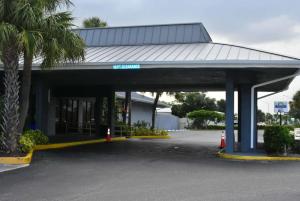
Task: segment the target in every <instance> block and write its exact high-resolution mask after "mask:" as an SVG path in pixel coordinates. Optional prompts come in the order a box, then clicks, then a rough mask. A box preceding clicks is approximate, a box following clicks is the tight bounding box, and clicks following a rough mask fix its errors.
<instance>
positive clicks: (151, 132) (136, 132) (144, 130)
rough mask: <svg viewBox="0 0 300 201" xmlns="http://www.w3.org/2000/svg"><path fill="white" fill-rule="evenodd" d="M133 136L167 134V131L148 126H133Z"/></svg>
mask: <svg viewBox="0 0 300 201" xmlns="http://www.w3.org/2000/svg"><path fill="white" fill-rule="evenodd" d="M132 135H133V136H151V135H152V136H153V135H154V136H167V135H168V131H165V130H159V129H153V130H152V129H149V128H143V127H141V128H135V129H134V130H133V133H132Z"/></svg>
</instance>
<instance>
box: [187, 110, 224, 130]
mask: <svg viewBox="0 0 300 201" xmlns="http://www.w3.org/2000/svg"><path fill="white" fill-rule="evenodd" d="M187 116H188V118H190V119H192V120H194V122H193V125H192V126H193V127H194V128H197V129H199V128H206V127H207V126H208V124H209V123H210V122H211V121H214V122H220V121H222V120H224V119H225V115H224V114H223V113H220V112H215V111H208V110H195V111H192V112H189V113H188V115H187Z"/></svg>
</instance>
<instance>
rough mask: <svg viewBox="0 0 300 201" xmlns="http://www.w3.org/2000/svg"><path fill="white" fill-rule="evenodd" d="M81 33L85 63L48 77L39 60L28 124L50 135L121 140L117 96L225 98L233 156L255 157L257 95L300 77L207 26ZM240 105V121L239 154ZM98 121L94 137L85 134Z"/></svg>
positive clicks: (286, 60) (290, 62)
mask: <svg viewBox="0 0 300 201" xmlns="http://www.w3.org/2000/svg"><path fill="white" fill-rule="evenodd" d="M74 31H75V32H76V33H77V34H79V35H80V36H81V37H82V39H83V40H84V41H85V43H86V49H85V52H86V55H85V60H84V61H83V62H80V63H64V64H61V65H59V66H58V67H57V68H54V69H52V70H41V69H40V67H39V65H40V63H41V58H36V59H35V60H34V67H33V75H32V79H33V83H32V94H31V105H30V115H29V118H28V120H27V124H28V127H30V126H34V127H35V128H37V129H41V130H42V131H43V132H45V133H46V134H47V135H59V134H61V133H63V134H67V133H65V132H66V131H68V132H75V133H80V134H84V133H89V134H91V135H94V136H104V135H105V134H106V131H107V129H108V128H110V130H111V133H112V135H114V134H115V131H116V130H115V129H116V118H115V116H116V115H115V113H116V110H117V109H116V104H115V100H116V92H125V91H131V92H135V91H150V92H155V91H196V90H198V91H200V90H205V91H226V120H225V123H226V131H225V132H226V143H227V147H226V151H227V152H234V151H240V152H253V151H255V150H256V144H257V128H256V116H255V115H256V110H257V99H258V98H259V97H257V92H275V93H276V92H278V91H282V90H284V89H287V88H288V86H289V84H290V83H291V81H292V80H293V78H294V77H295V76H296V75H298V74H299V68H300V60H299V59H297V58H293V57H288V56H283V55H280V54H275V53H270V52H266V51H261V50H256V49H252V48H247V47H241V46H237V45H230V44H223V43H214V42H213V41H212V39H211V37H210V35H209V33H208V32H207V30H206V29H205V27H204V26H203V25H202V24H201V23H187V24H166V25H149V26H148V25H147V26H128V27H107V28H88V29H76V30H74ZM2 68H3V66H2ZM234 92H238V100H239V101H238V103H235V102H234ZM234 104H238V116H239V122H238V126H239V129H238V142H239V143H238V144H239V145H240V146H238V147H237V150H235V149H234V147H235V146H234V145H235V143H237V142H235V138H234ZM91 121H93V122H94V124H93V125H94V129H93V131H92V132H86V130H85V127H83V126H81V127H80V126H79V125H88V124H89V122H91ZM66 126H67V127H68V128H67V129H66Z"/></svg>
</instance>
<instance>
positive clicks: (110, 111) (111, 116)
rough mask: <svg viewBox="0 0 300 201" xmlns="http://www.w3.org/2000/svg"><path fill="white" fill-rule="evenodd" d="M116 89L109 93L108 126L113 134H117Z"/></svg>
mask: <svg viewBox="0 0 300 201" xmlns="http://www.w3.org/2000/svg"><path fill="white" fill-rule="evenodd" d="M115 105H116V104H115V91H114V90H111V91H110V93H109V95H108V128H110V134H111V136H114V135H115Z"/></svg>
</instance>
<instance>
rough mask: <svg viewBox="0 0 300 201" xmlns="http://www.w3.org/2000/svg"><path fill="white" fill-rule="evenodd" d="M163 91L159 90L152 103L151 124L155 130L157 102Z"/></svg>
mask: <svg viewBox="0 0 300 201" xmlns="http://www.w3.org/2000/svg"><path fill="white" fill-rule="evenodd" d="M160 95H161V93H160V92H157V93H156V95H155V99H154V102H153V105H152V124H151V129H152V130H153V129H154V128H155V116H156V107H157V103H158V100H159V97H160Z"/></svg>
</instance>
